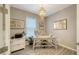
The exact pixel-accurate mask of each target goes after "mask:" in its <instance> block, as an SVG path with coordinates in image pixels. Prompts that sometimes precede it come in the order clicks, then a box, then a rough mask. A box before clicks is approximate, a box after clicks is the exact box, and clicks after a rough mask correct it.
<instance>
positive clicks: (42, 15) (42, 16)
mask: <svg viewBox="0 0 79 59" xmlns="http://www.w3.org/2000/svg"><path fill="white" fill-rule="evenodd" d="M45 14H46V13H45V9H44V8H43V7H41V8H40V13H39V15H40V17H41V18H42V19H44V17H45Z"/></svg>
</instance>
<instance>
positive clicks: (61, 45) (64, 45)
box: [59, 44, 77, 52]
mask: <svg viewBox="0 0 79 59" xmlns="http://www.w3.org/2000/svg"><path fill="white" fill-rule="evenodd" d="M59 46H62V47H64V48H67V49H69V50H72V51H75V52H77V50H76V49H73V48H71V47H68V46H65V45H63V44H59Z"/></svg>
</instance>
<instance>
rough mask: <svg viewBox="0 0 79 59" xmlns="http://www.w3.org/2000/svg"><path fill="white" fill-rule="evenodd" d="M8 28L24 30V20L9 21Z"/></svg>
mask: <svg viewBox="0 0 79 59" xmlns="http://www.w3.org/2000/svg"><path fill="white" fill-rule="evenodd" d="M10 28H11V29H22V28H24V20H17V19H11V21H10Z"/></svg>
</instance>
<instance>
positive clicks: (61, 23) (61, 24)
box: [53, 19, 67, 30]
mask: <svg viewBox="0 0 79 59" xmlns="http://www.w3.org/2000/svg"><path fill="white" fill-rule="evenodd" d="M53 28H54V29H56V30H67V19H62V20H58V21H55V22H54V23H53Z"/></svg>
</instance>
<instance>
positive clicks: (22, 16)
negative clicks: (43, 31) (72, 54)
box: [10, 7, 40, 36]
mask: <svg viewBox="0 0 79 59" xmlns="http://www.w3.org/2000/svg"><path fill="white" fill-rule="evenodd" d="M28 16H34V17H36V19H37V23H38V22H39V19H40V18H39V16H38V15H36V14H33V13H30V12H27V11H23V10H20V9H17V8H13V7H11V8H10V18H13V19H17V20H24V21H25V20H26V17H28ZM37 27H38V24H37ZM23 31H24V29H11V30H10V32H11V33H10V34H11V36H13V35H14V34H15V33H20V32H23Z"/></svg>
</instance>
